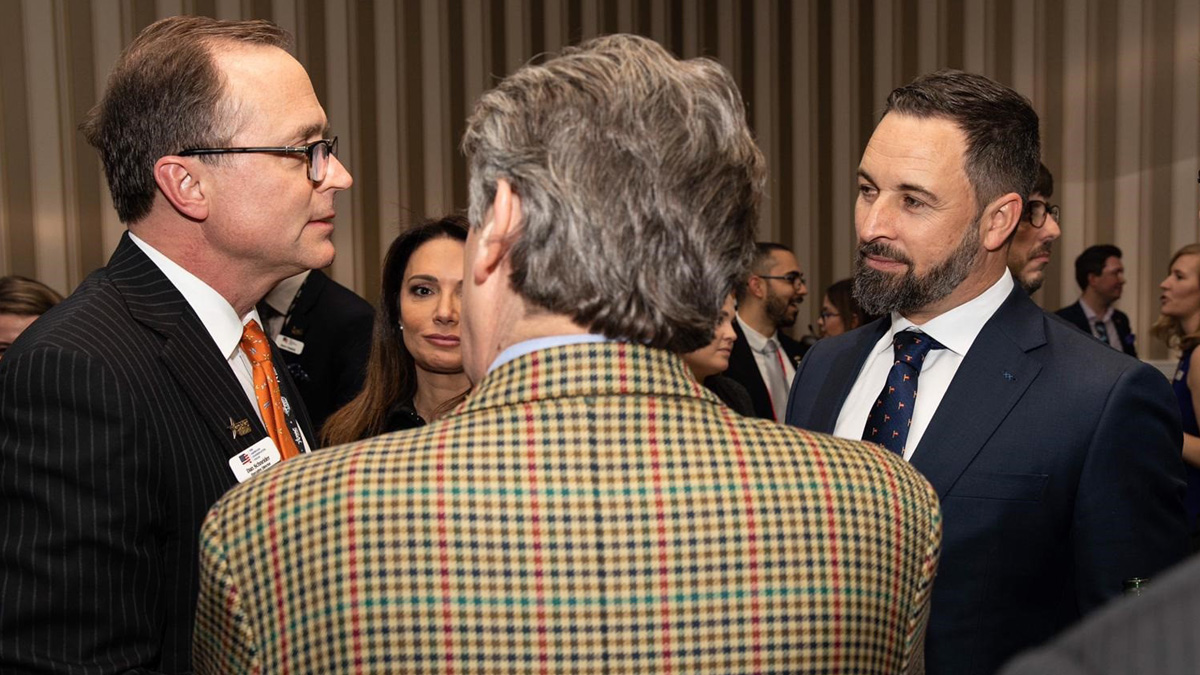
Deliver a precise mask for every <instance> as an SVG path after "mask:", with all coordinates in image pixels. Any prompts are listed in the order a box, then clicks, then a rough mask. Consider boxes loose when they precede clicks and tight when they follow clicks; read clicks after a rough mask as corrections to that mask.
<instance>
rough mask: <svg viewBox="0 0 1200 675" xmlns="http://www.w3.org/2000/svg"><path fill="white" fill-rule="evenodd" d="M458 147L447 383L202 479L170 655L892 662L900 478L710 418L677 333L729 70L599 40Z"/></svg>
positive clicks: (764, 666)
mask: <svg viewBox="0 0 1200 675" xmlns="http://www.w3.org/2000/svg"><path fill="white" fill-rule="evenodd" d="M463 149H464V151H465V154H466V156H467V161H468V167H469V169H470V220H471V223H472V226H471V230H470V234H469V237H468V239H467V244H466V255H465V257H466V261H465V268H464V290H463V310H462V314H463V327H464V329H463V357H464V358H463V360H464V365H465V368H466V371H467V373H468V375H469V376H470V377H471V378H472V380H473V381H474V382H475V389H474V391H473V392H472V394H471V396H470V398H468V399H467V400H466V402H464V404H463V405H462V406H460V407H459V408H457V409H456V410H454V411H453V412H451V413H450V414H448V415H445V416H443V417H441V418H440V419H438V420H437V421H435V422H434V423H432V424H430V425H429V426H426V427H421V428H419V429H414V430H411V431H405V432H399V433H396V434H390V435H386V436H382V437H379V438H376V439H372V440H368V441H364V442H359V443H355V444H351V445H347V446H341V447H338V448H332V449H329V450H323V451H321V452H320V453H316V454H314V455H312V456H311V457H305V458H301V460H299V461H297V462H289V463H286V464H284V465H283V466H282V467H280V468H279V469H277V470H274V471H271V472H268V473H267V474H265V475H264V476H262V477H261V478H259V479H255V480H254V481H252V482H250V483H247V484H246V485H244V486H239V488H235V489H234V490H232V491H231V492H230V493H229V494H228V495H227V497H226V498H225V499H223V500H222V501H220V502H219V503H218V504H217V506H216V507H215V508H214V509H213V511H212V513H211V514H210V516H209V518H208V520H207V522H206V525H205V528H204V534H203V541H204V544H203V549H204V551H203V557H202V559H201V570H202V571H201V575H202V577H203V582H202V590H201V600H200V607H199V610H198V614H197V628H196V638H195V646H196V665H197V670H198V672H200V673H244V672H258V671H260V670H267V671H272V672H275V671H280V672H282V671H285V670H288V671H291V672H344V671H349V670H353V669H356V668H358V667H366V668H378V669H381V670H383V669H387V667H388V664H394V666H395V667H397V668H399V667H405V668H411V669H413V670H423V671H442V672H449V671H451V670H453V671H454V672H489V673H517V672H528V671H529V670H531V669H538V670H541V671H543V672H578V673H600V672H614V673H629V672H638V673H658V672H680V673H700V674H705V673H751V672H785V671H786V672H831V671H833V670H840V671H844V672H866V673H881V674H882V673H898V672H916V671H918V670H919V669H920V656H921V653H922V652H921V641H922V633H923V626H924V622H925V617H926V601H927V593H928V592H929V588H930V585H931V583H932V573H933V570H934V567H935V565H936V558H937V550H938V543H939V533H940V520H939V514H938V510H937V502H936V496H935V495H934V494H933V493H932V491H931V490H930V489H929V487H928V485H927V484H925V482H924V481H923V480H922V479H921V478H920V476H919V475H917V473H916V472H915V471H913V470H912V469H910V468H909V467H908V466H906V465H905V464H904V462H902V461H900V459H899V458H897V457H894V456H891V455H889V454H888V453H886V452H885V451H883V450H881V449H880V448H878V447H875V446H872V445H869V444H865V443H859V442H850V441H843V440H837V439H833V438H830V437H827V436H820V435H816V434H810V433H807V432H802V431H799V430H797V429H792V428H789V427H786V426H783V425H779V424H775V423H773V422H767V421H764V420H757V419H750V418H745V417H741V416H739V415H737V414H735V413H733V412H732V411H731V410H729V409H728V408H726V407H725V406H724V405H722V404H721V403H720V401H719V400H718V399H717V398H716V397H715V396H713V395H712V394H711V393H709V392H708V391H707V390H706V389H704V388H703V387H702V386H701V385H700V384H698V383H697V382H695V381H694V380H693V379H692V378H691V377H690V376H689V374H688V370H687V366H686V365H685V364H684V362H683V360H682V359H681V358H680V357H678V356H677V355H676V354H677V353H685V352H689V351H691V350H694V349H696V348H698V347H701V346H704V345H707V344H708V343H709V342H711V340H712V338H713V330H714V327H715V326H716V324H717V321H718V318H719V316H720V312H721V307H722V305H723V303H724V302H725V299H726V297H727V295H728V294H729V292H730V291H731V290H732V289H733V287H734V285H735V284H736V283H737V282H738V281H739V280H741V279H743V278H744V277H745V275H746V273H747V272H748V270H749V265H750V261H751V259H752V257H753V251H754V227H755V223H756V218H757V211H758V207H759V203H760V199H761V196H762V186H763V182H764V166H763V158H762V155H761V153H760V152H759V150H758V148H757V147H756V146H755V144H754V141H753V140H752V137H751V134H750V131H749V129H748V128H747V126H746V120H745V113H744V110H743V106H742V102H741V95H740V93H739V92H738V90H737V88H736V86H735V85H734V82H733V79H732V77H731V76H730V74H729V72H728V71H726V70H725V69H724V68H723V67H721V66H719V65H717V64H716V63H714V62H712V61H708V60H703V59H697V60H689V61H679V60H676V59H675V58H673V57H671V56H670V55H669V54H667V52H666V51H665V50H663V48H662V47H661V46H659V45H658V44H656V43H654V42H652V41H650V40H648V39H645V38H641V37H635V36H623V35H616V36H609V37H604V38H599V39H596V40H593V41H590V42H588V43H586V44H584V45H582V46H580V47H577V48H569V49H567V50H565V51H564V52H563V53H562V54H561V55H559V56H557V57H555V58H552V59H550V60H548V61H546V62H545V63H543V64H538V65H528V66H525V67H524V68H522V69H520V70H519V71H517V72H516V73H514V74H513V75H511V76H509V77H508V78H507V79H505V80H504V81H503V82H501V83H500V84H499V85H498V86H497V87H496V88H495V89H493V90H492V91H490V92H488V93H486V94H485V95H484V96H483V97H482V98H481V99H480V100H479V102H478V103H477V104H476V106H475V109H474V113H473V115H472V116H471V118H470V120H469V122H468V126H467V130H466V133H465V135H464V138H463ZM364 664H365V665H364Z"/></svg>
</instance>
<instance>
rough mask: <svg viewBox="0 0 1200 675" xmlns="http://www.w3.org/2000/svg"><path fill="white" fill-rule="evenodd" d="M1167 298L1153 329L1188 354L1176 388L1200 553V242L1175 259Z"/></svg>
mask: <svg viewBox="0 0 1200 675" xmlns="http://www.w3.org/2000/svg"><path fill="white" fill-rule="evenodd" d="M1159 288H1160V289H1161V290H1162V295H1161V296H1160V297H1159V299H1160V302H1161V303H1162V316H1160V317H1159V318H1158V321H1157V322H1156V323H1155V324H1154V327H1153V328H1152V329H1151V330H1152V332H1153V333H1154V337H1157V338H1159V339H1160V340H1163V341H1165V342H1166V343H1167V346H1168V347H1170V348H1171V349H1179V350H1180V351H1182V352H1183V353H1182V354H1181V355H1180V357H1179V366H1178V367H1177V368H1176V369H1175V377H1174V379H1173V380H1172V383H1171V386H1172V387H1173V388H1174V389H1175V397H1176V398H1177V399H1178V400H1179V414H1180V416H1181V417H1182V419H1183V459H1184V466H1185V468H1186V469H1187V495H1186V496H1185V497H1184V506H1186V507H1187V514H1188V525H1189V526H1190V527H1191V534H1192V550H1193V551H1195V550H1197V544H1198V543H1200V533H1198V532H1197V529H1198V528H1197V519H1198V517H1200V425H1197V422H1196V420H1197V418H1198V417H1200V413H1197V410H1198V408H1197V407H1196V404H1197V402H1198V401H1200V397H1198V396H1197V394H1200V351H1197V349H1196V345H1198V344H1200V244H1188V245H1187V246H1184V247H1183V248H1181V249H1179V251H1178V252H1176V253H1175V256H1174V257H1173V258H1171V264H1170V271H1169V272H1168V273H1167V278H1166V279H1164V280H1163V282H1162V283H1161V284H1160V285H1159Z"/></svg>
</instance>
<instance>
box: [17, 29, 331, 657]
mask: <svg viewBox="0 0 1200 675" xmlns="http://www.w3.org/2000/svg"><path fill="white" fill-rule="evenodd" d="M290 45H291V36H290V35H288V34H287V33H286V32H285V31H283V30H282V29H280V28H279V27H278V26H275V25H274V24H271V23H269V22H266V21H237V22H230V21H216V20H214V19H208V18H203V17H173V18H170V19H164V20H162V21H159V22H157V23H155V24H153V25H151V26H150V27H148V28H146V30H144V31H142V33H141V34H140V35H139V36H138V37H137V39H135V40H134V42H133V43H132V44H131V45H130V46H129V48H128V49H126V51H125V52H124V54H122V56H121V59H120V60H119V61H118V63H117V65H116V67H115V68H114V70H113V73H112V75H111V77H110V78H109V81H108V86H107V88H106V90H105V93H104V97H103V99H102V100H101V101H100V103H99V104H97V106H96V108H95V109H94V110H93V111H92V112H91V113H90V114H89V116H88V120H87V121H86V122H85V124H84V133H85V135H86V136H87V138H88V141H89V142H91V143H92V144H93V145H94V146H96V148H97V149H98V150H99V152H100V157H101V160H102V161H103V163H104V169H105V175H106V176H107V178H108V183H109V188H110V191H111V192H112V197H113V205H114V206H115V207H116V210H117V215H118V216H119V217H120V218H121V222H122V223H124V224H125V225H126V226H127V227H128V232H126V233H125V235H124V236H122V237H121V241H120V243H119V244H118V245H117V248H116V251H115V252H114V253H113V255H112V258H111V259H110V260H109V262H108V265H107V266H106V267H104V268H103V269H100V270H97V271H96V272H95V273H93V274H92V275H91V276H89V277H88V278H87V279H86V280H85V281H84V282H83V283H82V284H81V285H80V287H79V288H78V289H76V291H75V292H74V293H73V294H72V295H71V297H69V298H67V299H66V300H65V301H63V302H62V303H61V304H59V305H58V306H57V307H55V308H54V309H53V310H52V311H51V312H49V313H47V314H45V315H44V316H43V317H42V318H40V319H39V320H38V321H36V322H34V324H33V326H31V327H30V328H29V329H28V330H27V331H25V333H23V334H22V335H21V337H20V338H19V339H18V340H17V341H16V343H15V344H13V346H12V348H11V349H10V350H9V351H8V353H7V354H6V355H5V358H4V360H3V362H0V532H4V536H3V537H0V607H2V608H3V610H2V611H0V672H4V673H28V672H37V673H75V674H80V673H89V674H90V673H118V672H120V673H123V672H135V671H136V672H138V673H150V672H159V673H184V672H190V671H191V633H192V624H193V615H194V612H195V607H196V594H197V588H198V579H197V576H198V575H197V564H196V561H197V559H198V558H199V551H198V546H199V531H200V522H201V519H202V518H203V517H204V514H205V513H206V512H207V511H208V508H209V507H210V506H212V504H213V502H215V501H216V500H217V498H218V497H220V496H221V495H222V494H223V493H224V492H225V491H226V490H227V489H229V488H230V487H232V486H234V485H236V484H237V483H238V481H240V480H244V479H246V478H248V477H249V476H250V475H252V474H253V473H256V472H258V471H260V470H266V469H268V468H269V467H270V465H271V464H273V463H276V462H279V461H282V459H286V458H288V457H293V456H296V455H297V454H299V453H302V452H305V451H307V450H310V449H312V448H315V447H317V446H316V437H315V436H314V435H313V433H312V429H311V425H310V424H309V420H308V417H307V415H306V414H305V411H304V406H303V404H302V402H301V401H300V397H299V396H298V395H296V392H295V388H294V385H293V383H292V381H291V379H290V378H289V377H288V374H287V368H286V367H284V366H283V365H280V366H279V367H278V368H273V367H272V364H273V363H275V364H282V361H281V359H280V357H279V354H278V352H275V353H271V352H272V350H271V349H270V348H269V347H267V346H266V343H265V338H263V337H262V334H261V333H257V334H256V333H255V331H257V330H260V329H261V325H262V322H261V318H260V317H259V315H258V313H257V312H256V311H255V309H254V306H255V303H256V302H258V301H259V300H260V299H261V298H262V297H263V296H264V295H266V293H267V291H269V290H270V289H271V287H272V286H274V285H275V284H277V283H278V282H279V281H280V280H282V279H284V278H285V277H289V276H291V275H294V274H296V273H298V272H300V271H302V270H305V269H310V268H318V267H324V266H326V265H328V264H329V263H330V262H332V260H333V255H334V248H333V243H332V241H331V240H330V236H331V234H332V231H333V223H332V220H333V216H334V205H333V201H334V195H336V194H337V193H338V192H339V191H341V190H344V189H346V188H349V187H350V184H351V182H352V179H351V177H350V174H349V173H348V172H347V171H346V168H345V167H344V166H342V165H341V163H339V162H338V160H337V157H336V154H335V153H336V139H335V138H334V139H331V138H329V137H328V134H327V126H328V120H327V119H326V116H325V111H324V110H323V109H322V108H321V105H320V104H319V103H318V102H317V97H316V94H315V93H314V92H313V87H312V83H311V82H310V81H309V78H308V74H307V73H306V72H305V71H304V68H303V67H302V66H301V65H300V63H299V62H298V61H296V59H295V58H293V57H292V56H291V55H290V54H289V53H288V51H287V50H288V49H289V48H290Z"/></svg>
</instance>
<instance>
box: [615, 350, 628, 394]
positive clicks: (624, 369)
mask: <svg viewBox="0 0 1200 675" xmlns="http://www.w3.org/2000/svg"><path fill="white" fill-rule="evenodd" d="M625 347H626V345H625V344H624V343H622V344H621V345H620V346H618V347H617V381H618V382H620V383H621V388H620V392H621V393H622V394H628V393H629V358H628V357H629V353H628V352H627V351H626V349H625Z"/></svg>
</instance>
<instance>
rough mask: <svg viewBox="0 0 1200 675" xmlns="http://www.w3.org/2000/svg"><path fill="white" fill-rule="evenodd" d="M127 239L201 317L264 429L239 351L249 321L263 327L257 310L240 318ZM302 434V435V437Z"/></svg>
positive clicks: (205, 288)
mask: <svg viewBox="0 0 1200 675" xmlns="http://www.w3.org/2000/svg"><path fill="white" fill-rule="evenodd" d="M129 238H130V239H131V240H133V243H134V244H137V247H138V248H140V249H142V252H143V253H145V254H146V257H148V258H150V261H151V262H153V263H154V264H155V265H156V266H157V267H158V269H159V270H161V271H162V273H163V275H164V276H166V277H167V280H168V281H170V282H171V284H172V285H174V286H175V288H176V289H178V290H179V293H180V294H181V295H183V299H184V300H186V301H187V303H188V305H190V306H191V308H192V310H193V311H195V312H196V315H197V316H199V317H200V323H202V324H204V327H205V328H206V329H207V330H208V335H209V337H211V338H212V340H213V342H214V343H216V345H217V350H218V351H220V352H221V355H222V356H224V357H225V361H226V362H227V363H228V364H229V368H230V370H232V371H233V374H234V376H236V377H237V379H238V383H240V384H241V385H242V391H243V392H244V393H245V394H246V400H248V401H250V407H251V408H254V412H255V414H257V415H258V419H259V421H262V422H263V426H264V427H265V426H267V425H266V422H265V421H263V418H262V411H261V410H259V409H258V398H257V397H256V396H255V395H254V365H253V364H251V363H250V359H248V358H246V354H245V353H244V352H242V350H241V343H242V326H244V325H245V324H247V323H249V322H250V320H251V319H253V320H255V321H257V322H258V324H259V326H260V327H261V326H262V319H260V318H259V317H258V310H256V309H254V308H251V309H250V311H249V312H248V313H247V314H246V315H245V316H243V317H241V318H239V317H238V315H237V312H235V311H234V309H233V305H231V304H229V301H228V300H226V299H225V298H224V296H222V295H221V294H220V293H218V292H216V291H215V290H213V288H212V286H209V285H208V284H206V283H204V282H203V281H201V280H200V279H199V278H198V277H196V275H194V274H192V273H191V272H189V271H187V270H185V269H183V268H182V267H180V266H179V265H178V264H177V263H175V261H173V260H171V259H170V258H168V257H167V256H165V255H163V254H162V253H160V252H159V251H158V250H157V249H155V248H154V247H153V246H151V245H150V244H147V243H146V242H144V241H142V240H141V239H139V238H138V237H137V235H135V234H133V233H132V232H130V233H129ZM301 435H302V436H303V434H301ZM302 450H303V451H304V452H309V451H310V448H309V445H308V439H307V438H305V439H304V448H302Z"/></svg>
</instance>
